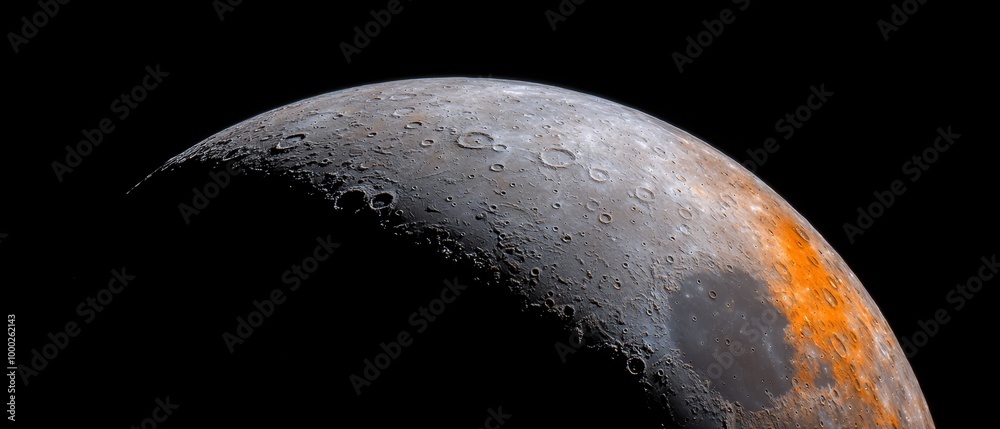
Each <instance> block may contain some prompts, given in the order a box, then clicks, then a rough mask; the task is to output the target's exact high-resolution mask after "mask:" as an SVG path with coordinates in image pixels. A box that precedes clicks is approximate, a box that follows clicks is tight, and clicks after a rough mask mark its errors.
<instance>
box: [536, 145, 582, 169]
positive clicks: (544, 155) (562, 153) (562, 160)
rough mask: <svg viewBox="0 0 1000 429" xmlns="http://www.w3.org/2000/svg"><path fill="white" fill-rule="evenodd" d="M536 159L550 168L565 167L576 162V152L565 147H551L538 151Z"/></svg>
mask: <svg viewBox="0 0 1000 429" xmlns="http://www.w3.org/2000/svg"><path fill="white" fill-rule="evenodd" d="M538 159H540V160H541V161H542V164H545V165H547V166H549V167H552V168H566V167H567V166H569V165H571V164H573V163H574V162H576V154H574V153H573V152H571V151H569V150H567V149H563V148H558V147H553V148H548V149H545V150H543V151H542V152H540V153H539V154H538Z"/></svg>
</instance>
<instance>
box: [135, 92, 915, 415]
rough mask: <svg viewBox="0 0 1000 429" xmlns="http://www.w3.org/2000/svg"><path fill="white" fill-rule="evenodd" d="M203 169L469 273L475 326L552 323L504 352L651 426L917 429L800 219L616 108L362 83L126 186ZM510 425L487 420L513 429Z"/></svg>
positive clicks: (885, 329)
mask: <svg viewBox="0 0 1000 429" xmlns="http://www.w3.org/2000/svg"><path fill="white" fill-rule="evenodd" d="M223 163H225V164H227V165H229V166H231V167H232V168H234V169H238V170H239V171H242V172H243V174H245V175H247V176H253V177H259V178H262V180H265V181H277V180H279V178H280V180H281V181H283V182H282V183H290V184H291V185H290V186H291V187H292V188H295V189H296V190H298V191H302V192H304V193H305V194H308V195H310V198H314V199H315V200H317V201H320V202H322V203H324V204H327V205H328V206H329V208H330V210H331V212H332V213H335V214H336V216H339V217H338V219H342V222H340V223H339V225H340V228H342V229H343V230H344V231H354V232H358V231H360V232H358V233H361V234H368V233H370V234H385V235H389V236H392V237H395V240H398V242H400V243H412V244H414V245H419V246H423V247H422V248H425V249H428V253H427V254H426V255H422V256H423V257H429V258H432V259H438V260H441V261H447V262H448V263H450V264H453V265H454V266H460V267H467V268H468V269H470V270H473V271H475V272H476V273H478V274H477V276H476V277H475V283H476V284H477V285H478V286H477V287H483V288H490V290H493V291H499V292H498V293H500V294H501V295H502V296H505V297H509V298H511V299H510V300H498V301H496V302H495V303H491V302H481V301H476V302H477V304H478V305H483V306H486V307H489V306H492V307H496V308H489V309H487V308H485V307H484V308H483V311H484V312H496V311H499V312H500V313H499V314H507V313H509V314H515V313H516V314H527V315H529V316H530V317H531V319H530V320H536V321H537V323H539V324H540V325H545V326H547V327H548V326H557V327H558V328H557V329H556V330H555V332H556V334H552V335H555V337H551V336H550V333H551V332H553V331H551V330H546V329H548V328H546V329H542V328H539V331H538V333H536V334H534V335H537V336H539V337H542V336H544V337H545V338H544V339H543V340H540V342H539V343H540V344H544V345H546V347H544V348H542V349H538V348H537V347H536V346H534V345H533V344H535V342H526V343H525V344H526V345H523V346H520V347H523V348H525V349H526V350H527V351H526V356H537V360H539V361H546V362H547V361H552V360H556V359H560V360H566V358H567V357H568V358H570V359H574V358H575V356H573V355H583V354H587V355H588V356H590V357H589V358H587V359H595V360H596V361H601V360H603V361H604V362H606V363H608V364H609V365H612V366H615V368H617V369H616V370H620V372H621V376H622V377H625V379H626V380H627V384H628V386H631V387H629V388H630V389H633V388H634V389H635V391H636V392H640V393H639V396H641V397H642V398H643V399H644V403H643V404H642V407H644V409H646V410H648V412H649V413H650V415H651V416H653V417H652V419H653V420H654V421H655V422H657V423H658V424H659V425H661V426H662V427H683V428H723V427H754V428H757V427H816V426H822V427H831V428H832V427H897V428H902V427H907V428H910V427H914V428H916V427H920V428H932V427H934V423H933V420H932V418H931V415H930V412H929V410H928V407H927V404H926V401H925V399H924V395H923V393H922V392H921V389H920V386H919V384H918V382H917V380H916V378H915V376H914V373H913V371H912V369H911V367H910V366H909V363H908V362H907V359H906V357H905V356H904V353H903V350H902V348H901V347H900V345H899V343H898V342H897V340H896V338H895V336H894V335H893V333H892V330H891V329H890V327H889V325H888V324H887V322H886V320H885V318H884V317H883V315H882V313H881V312H880V311H879V309H878V307H877V306H876V304H875V302H874V301H873V300H872V298H871V297H870V296H869V294H868V293H867V291H866V290H865V288H864V286H863V285H862V284H861V282H860V281H859V280H858V278H857V277H856V276H855V274H854V273H853V272H852V271H851V269H850V268H849V267H848V266H847V264H846V263H845V262H844V260H843V259H842V258H841V257H840V256H839V255H838V254H837V252H836V251H835V250H834V249H833V248H832V247H831V246H830V244H829V243H828V242H827V241H826V240H825V239H824V238H823V237H822V236H821V235H820V234H819V232H818V231H817V230H816V229H815V228H813V227H812V226H811V225H810V224H809V222H808V220H807V219H805V218H804V217H803V216H802V215H800V214H799V213H798V212H796V210H795V209H794V208H793V207H792V206H791V205H789V204H788V202H786V201H785V200H784V199H782V198H781V196H779V195H778V194H777V193H776V192H775V191H773V190H772V189H771V188H769V187H768V186H767V185H766V184H765V183H763V182H762V181H761V180H760V179H758V178H757V177H756V176H754V175H753V174H752V173H750V172H748V171H747V170H746V169H744V168H743V167H742V166H740V165H739V163H738V162H736V161H734V160H733V159H730V158H729V157H727V156H726V155H724V154H723V153H721V152H720V151H718V150H716V149H715V148H713V147H712V146H710V145H709V144H707V143H705V142H703V141H702V140H700V139H698V138H697V137H695V136H693V135H691V134H689V133H687V132H685V131H683V130H681V129H679V128H677V127H675V126H673V125H671V124H668V123H666V122H664V121H662V120H660V119H657V118H655V117H652V116H650V115H648V114H645V113H643V112H640V111H638V110H635V109H632V108H629V107H626V106H623V105H620V104H617V103H614V102H611V101H608V100H605V99H602V98H599V97H596V96H592V95H587V94H583V93H579V92H575V91H571V90H567V89H563V88H559V87H555V86H550V85H543V84H537V83H529V82H520V81H512V80H500V79H475V78H427V79H413V80H402V81H393V82H384V83H377V84H370V85H364V86H359V87H355V88H350V89H345V90H340V91H336V92H332V93H328V94H323V95H319V96H316V97H312V98H308V99H305V100H302V101H298V102H295V103H292V104H289V105H286V106H282V107H280V108H277V109H274V110H271V111H268V112H266V113H263V114H260V115H258V116H256V117H253V118H250V119H247V120H245V121H243V122H241V123H239V124H236V125H233V126H232V127H229V128H227V129H225V130H223V131H221V132H219V133H217V134H215V135H213V136H211V137H209V138H207V139H205V140H204V141H202V142H200V143H198V144H196V145H194V146H193V147H191V148H190V149H188V150H186V151H184V152H183V153H181V154H179V155H177V156H176V157H174V158H173V159H171V160H169V161H168V162H167V163H166V164H165V165H164V166H163V167H161V168H160V169H158V170H157V171H156V172H154V173H153V174H151V175H150V177H149V178H147V179H146V181H150V180H153V179H155V178H162V177H166V175H168V173H169V172H171V171H175V170H178V169H181V168H183V167H184V166H190V165H216V166H217V165H222V164H223ZM233 180H234V182H235V181H237V180H239V179H238V178H236V179H233ZM142 188H143V184H140V185H139V186H137V188H136V190H140V191H141V190H142ZM210 210H212V207H207V208H205V211H206V212H207V211H210ZM345 248H346V247H345ZM413 274H414V275H415V274H416V271H414V272H413ZM386 287H387V288H388V290H389V293H390V294H391V293H393V292H392V287H393V286H386ZM396 287H400V288H401V287H402V286H396ZM469 287H470V288H472V286H469ZM444 296H445V295H442V297H444ZM458 299H461V297H459V298H457V299H456V300H458ZM449 305H454V306H457V305H459V304H449ZM448 311H452V310H451V308H448ZM455 311H458V310H455ZM491 314H492V313H491ZM470 317H471V316H470ZM551 320H557V321H558V324H557V325H552V324H551V323H550V322H549V321H551ZM437 323H440V324H444V323H445V322H443V321H442V322H437ZM435 328H436V326H433V327H431V329H435ZM442 329H443V328H442ZM550 337H551V338H550ZM567 338H568V339H570V340H572V341H567ZM378 339H379V338H378V337H374V338H372V341H371V343H373V344H378V343H379V341H378ZM416 341H424V339H423V338H420V337H417V338H416ZM581 343H586V346H585V347H578V346H579V345H580V344H581ZM528 344H531V345H528ZM552 344H555V345H556V346H555V350H553V348H552V347H551V345H552ZM560 344H561V345H562V347H561V348H560V347H559V345H560ZM354 346H356V347H367V346H369V344H367V343H366V344H355V345H354ZM348 347H350V345H348ZM512 347H513V346H512ZM403 353H404V354H406V353H410V355H414V354H417V353H418V352H417V351H413V352H410V351H409V350H405V351H404V352H403ZM421 353H431V352H430V351H426V350H425V351H424V352H421ZM406 358H407V357H406V355H403V356H400V357H399V361H400V362H402V361H403V360H404V359H406ZM480 359H487V358H485V357H483V358H480ZM588 362H589V361H588ZM400 365H403V363H401V364H400ZM540 365H541V364H540ZM357 366H359V367H360V364H358V365H357ZM570 366H571V365H570ZM553 368H567V365H563V366H562V367H559V366H557V365H556V366H553ZM573 368H575V367H573ZM602 368H603V367H602ZM357 369H360V368H357ZM390 369H392V370H395V368H390ZM577 369H578V370H579V368H577ZM558 370H559V371H564V370H565V371H571V370H572V369H558ZM399 371H403V369H400V370H399ZM594 371H595V372H599V371H597V370H594ZM601 371H610V370H606V369H601ZM384 372H385V373H386V374H387V375H385V376H384V377H386V378H388V377H389V376H388V374H389V372H390V370H388V369H387V370H385V371H384ZM463 377H465V376H459V375H456V376H454V378H456V380H455V382H456V383H457V382H461V381H462V380H459V379H460V378H463ZM614 377H617V375H615V376H614ZM339 382H341V383H344V386H343V387H345V389H346V388H347V387H348V386H347V381H346V380H340V381H339ZM377 383H381V384H382V385H381V386H380V385H377ZM498 383H499V382H498ZM389 384H391V383H390V381H383V379H380V380H376V381H375V382H373V385H372V387H371V389H373V390H374V389H377V388H382V387H383V386H387V385H389ZM496 388H497V389H501V390H502V389H505V388H506V389H508V390H506V391H508V392H517V390H516V389H514V388H513V387H509V386H508V387H505V388H504V387H496ZM519 388H520V389H526V390H525V391H528V390H530V388H525V387H524V386H521V387H519ZM608 394H609V395H613V394H614V392H608ZM459 396H460V395H459ZM360 397H361V398H364V397H365V396H363V395H362V396H360ZM351 400H356V399H351ZM411 400H416V399H412V398H411ZM384 406H385V407H391V406H392V405H391V404H384ZM526 407H527V405H522V406H521V412H522V413H521V414H517V411H516V410H514V409H513V408H510V407H509V406H505V407H504V410H512V411H510V413H511V414H512V415H514V417H512V418H511V419H512V420H511V421H516V419H517V418H518V417H521V418H522V422H524V423H527V421H526V419H527V416H528V415H530V413H529V412H528V411H527V410H526ZM492 411H494V413H495V412H496V410H492ZM345 412H347V411H345ZM504 412H507V411H504ZM483 414H484V416H491V415H494V414H487V413H486V412H485V411H483ZM487 418H489V417H487ZM470 424H478V422H470Z"/></svg>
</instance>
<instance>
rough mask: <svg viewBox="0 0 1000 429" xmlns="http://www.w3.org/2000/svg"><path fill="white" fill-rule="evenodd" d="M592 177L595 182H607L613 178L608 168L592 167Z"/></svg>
mask: <svg viewBox="0 0 1000 429" xmlns="http://www.w3.org/2000/svg"><path fill="white" fill-rule="evenodd" d="M590 178H591V179H592V180H593V181H595V182H607V181H608V179H610V178H611V175H610V174H609V173H608V170H605V169H603V168H597V167H592V168H591V169H590Z"/></svg>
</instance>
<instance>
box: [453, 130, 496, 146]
mask: <svg viewBox="0 0 1000 429" xmlns="http://www.w3.org/2000/svg"><path fill="white" fill-rule="evenodd" d="M493 140H494V139H493V136H491V135H489V134H486V133H484V132H480V131H471V132H468V133H465V134H462V136H461V137H459V138H458V145H459V146H461V147H464V148H466V149H482V148H484V147H487V146H492V145H493Z"/></svg>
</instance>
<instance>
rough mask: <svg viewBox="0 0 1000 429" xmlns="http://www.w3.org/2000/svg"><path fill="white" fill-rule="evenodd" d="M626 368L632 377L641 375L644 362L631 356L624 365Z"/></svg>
mask: <svg viewBox="0 0 1000 429" xmlns="http://www.w3.org/2000/svg"><path fill="white" fill-rule="evenodd" d="M625 366H626V367H627V368H628V372H630V373H632V375H639V374H642V373H643V371H645V370H646V361H644V360H642V358H640V357H638V356H633V357H631V358H629V360H628V363H626V365H625Z"/></svg>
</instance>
